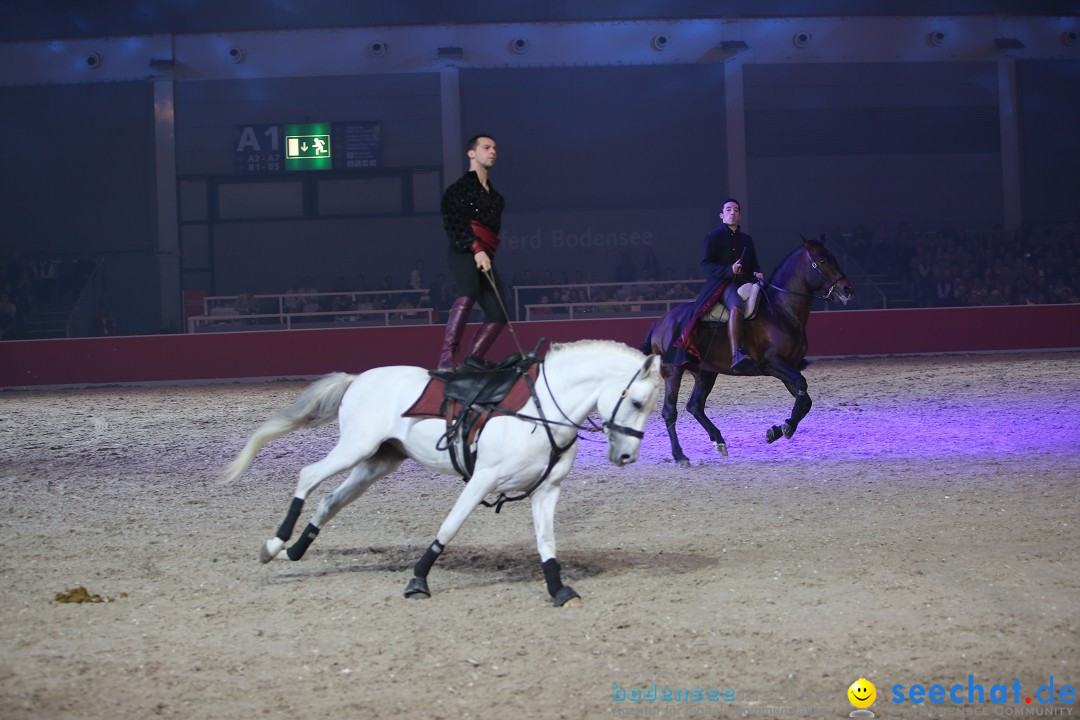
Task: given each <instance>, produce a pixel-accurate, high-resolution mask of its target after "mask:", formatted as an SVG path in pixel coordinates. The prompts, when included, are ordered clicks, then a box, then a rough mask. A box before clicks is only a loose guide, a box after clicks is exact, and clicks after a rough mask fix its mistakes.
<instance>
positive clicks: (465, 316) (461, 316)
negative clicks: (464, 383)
mask: <svg viewBox="0 0 1080 720" xmlns="http://www.w3.org/2000/svg"><path fill="white" fill-rule="evenodd" d="M473 302H474V301H473V299H472V298H470V297H459V298H458V299H457V300H455V301H454V305H453V306H452V307H451V308H450V316H449V317H448V318H447V320H446V335H445V336H444V337H443V345H442V352H441V353H440V354H439V367H438V369H439V370H451V369H453V368H456V367H457V365H458V362H457V352H458V348H459V347H460V346H461V335H462V333H464V332H465V325H466V324H467V323H468V322H469V311H470V310H472V306H473Z"/></svg>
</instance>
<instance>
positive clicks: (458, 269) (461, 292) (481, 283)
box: [447, 250, 507, 323]
mask: <svg viewBox="0 0 1080 720" xmlns="http://www.w3.org/2000/svg"><path fill="white" fill-rule="evenodd" d="M447 261H448V263H449V265H450V274H451V275H453V276H454V281H455V282H456V283H457V288H458V291H457V292H458V297H468V298H472V299H473V300H474V301H476V304H477V305H479V306H480V309H481V310H483V311H484V322H488V323H495V322H506V321H507V317H506V313H505V312H503V305H505V304H506V290H505V289H504V288H503V284H502V280H501V279H500V278H499V273H498V272H497V271H496V270H495V264H494V263H492V265H491V272H490V273H489V274H490V276H491V279H492V280H494V281H495V285H496V286H497V287H498V295H496V294H495V293H496V290H495V288H493V287H492V286H491V281H489V280H488V278H487V277H485V276H484V273H482V272H480V270H479V269H477V267H476V260H474V259H473V254H472V253H471V252H465V253H461V252H457V251H455V250H450V253H449V255H448V257H447ZM500 298H502V303H501V304H500V303H499V299H500Z"/></svg>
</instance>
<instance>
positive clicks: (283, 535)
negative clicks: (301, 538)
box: [277, 497, 304, 542]
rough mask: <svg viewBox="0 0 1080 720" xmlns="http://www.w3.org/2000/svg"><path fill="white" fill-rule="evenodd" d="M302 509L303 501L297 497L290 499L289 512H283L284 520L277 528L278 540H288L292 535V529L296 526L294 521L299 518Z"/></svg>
mask: <svg viewBox="0 0 1080 720" xmlns="http://www.w3.org/2000/svg"><path fill="white" fill-rule="evenodd" d="M303 509H304V501H303V500H301V499H300V498H298V497H294V498H293V499H292V504H291V505H289V512H287V513H285V522H283V523H281V527H279V528H278V530H277V537H278V540H280V541H281V542H289V538H291V537H292V533H293V529H294V528H295V527H296V521H297V520H299V519H300V511H302V510H303Z"/></svg>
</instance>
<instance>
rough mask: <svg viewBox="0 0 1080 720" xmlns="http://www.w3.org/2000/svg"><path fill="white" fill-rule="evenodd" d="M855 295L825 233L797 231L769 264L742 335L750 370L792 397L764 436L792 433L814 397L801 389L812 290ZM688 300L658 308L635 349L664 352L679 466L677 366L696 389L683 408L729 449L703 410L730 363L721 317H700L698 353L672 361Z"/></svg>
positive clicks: (685, 462)
mask: <svg viewBox="0 0 1080 720" xmlns="http://www.w3.org/2000/svg"><path fill="white" fill-rule="evenodd" d="M854 295H855V290H854V288H852V287H851V285H850V284H849V283H848V281H847V276H846V275H844V272H843V271H842V270H841V269H840V267H839V265H838V264H837V262H836V258H835V257H833V255H832V253H830V252H829V251H828V249H827V248H826V247H825V239H824V237H822V239H821V240H807V239H806V238H803V239H802V245H800V246H798V247H797V248H795V250H794V251H792V253H791V254H790V255H788V256H787V257H786V258H785V259H784V260H783V261H782V262H781V263H780V264H779V265H778V266H777V268H776V270H774V271H773V274H772V276H771V277H770V278H769V281H768V282H767V283H765V286H764V288H762V292H761V294H760V296H759V298H758V301H757V311H756V314H755V315H754V317H753V318H752V319H750V320H748V321H747V322H746V323H745V326H744V327H745V338H744V342H745V344H746V347H747V350H748V353H749V355H750V356H751V357H752V358H753V360H754V365H755V372H754V373H752V374H755V375H771V376H773V377H775V378H777V379H779V380H780V382H782V383H784V386H785V387H786V388H787V389H788V392H790V393H791V394H792V396H793V397H794V398H795V405H794V407H792V409H791V417H789V418H788V419H787V420H785V421H784V423H783V424H782V425H773V426H772V427H770V428H769V429H768V431H767V432H766V433H765V441H766V442H770V443H771V442H773V441H774V440H777V439H779V438H780V436H783V437H785V438H790V437H791V436H792V435H794V434H795V430H796V428H798V426H799V421H800V420H802V419H803V418H804V417H805V416H806V414H807V413H808V412H810V406H811V405H812V404H813V401H812V400H811V399H810V395H809V394H808V393H807V391H806V378H805V377H803V375H802V372H800V371H801V370H802V369H803V368H805V367H806V366H807V364H808V363H807V362H806V348H807V343H806V321H807V320H808V319H809V317H810V305H811V303H812V302H813V300H814V298H816V297H820V298H822V299H824V300H833V299H836V300H839V301H840V302H841V303H843V304H847V302H848V300H850V299H852V297H854ZM692 306H693V303H686V304H683V305H679V306H676V307H674V308H672V309H671V310H670V311H668V313H667V314H665V315H663V316H662V317H661V318H660V319H659V320H657V321H656V323H654V324H653V326H652V328H651V329H650V330H649V334H648V335H647V336H646V337H645V341H644V342H643V343H642V344H641V349H642V351H643V352H645V353H657V354H660V355H662V356H663V357H664V360H665V361H667V362H664V363H663V364H662V365H661V366H660V367H661V374H662V375H663V377H664V408H663V411H662V414H663V416H664V422H665V423H666V424H667V430H668V435H669V436H670V437H671V453H672V455H673V456H674V457H675V461H676V462H677V463H679V465H682V466H684V467H688V466H689V465H690V460H689V459H687V457H686V455H685V454H684V453H683V450H682V447H681V446H680V445H679V437H678V435H677V434H676V432H675V417H676V416H677V414H678V412H677V411H676V409H675V404H676V403H677V402H678V400H679V385H680V384H681V383H682V376H683V373H684V372H686V371H689V372H690V373H691V374H692V375H693V376H694V390H693V392H692V393H691V394H690V400H689V402H687V404H686V409H687V411H688V412H689V413H690V414H691V415H693V416H694V417H695V418H697V421H698V422H699V423H701V426H702V427H703V428H705V431H706V432H707V433H708V434H709V438H710V439H711V440H712V441H713V447H714V448H715V449H716V451H717V452H719V453H721V454H723V455H727V443H726V442H725V441H724V436H723V435H721V434H720V431H719V430H718V429H717V427H716V426H715V425H713V423H712V421H710V420H709V418H708V417H707V416H706V415H705V400H706V398H708V397H709V393H710V392H712V389H713V385H714V384H715V383H716V376H717V375H718V374H719V373H723V374H725V375H733V374H734V373H733V372H732V371H731V347H730V343H729V342H728V336H727V332H726V330H727V328H726V327H725V326H724V325H721V324H719V323H709V322H701V323H699V326H698V329H697V336H696V337H697V346H698V348H700V350H701V354H702V357H701V359H700V361H699V360H696V359H695V358H692V357H690V358H687V359H688V362H685V363H682V362H680V363H677V364H676V363H673V362H670V361H671V360H672V359H673V352H672V347H671V343H672V341H673V339H674V338H677V337H678V336H679V333H680V331H681V329H682V326H683V323H685V322H686V321H687V320H688V319H689V317H690V315H691V313H692V311H693V307H692Z"/></svg>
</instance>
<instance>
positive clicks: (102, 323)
mask: <svg viewBox="0 0 1080 720" xmlns="http://www.w3.org/2000/svg"><path fill="white" fill-rule="evenodd" d="M115 334H116V325H115V324H113V320H112V316H111V315H110V314H109V306H108V305H106V304H105V303H98V306H97V311H96V312H95V313H94V317H93V318H92V319H91V320H90V337H107V336H111V335H115Z"/></svg>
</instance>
